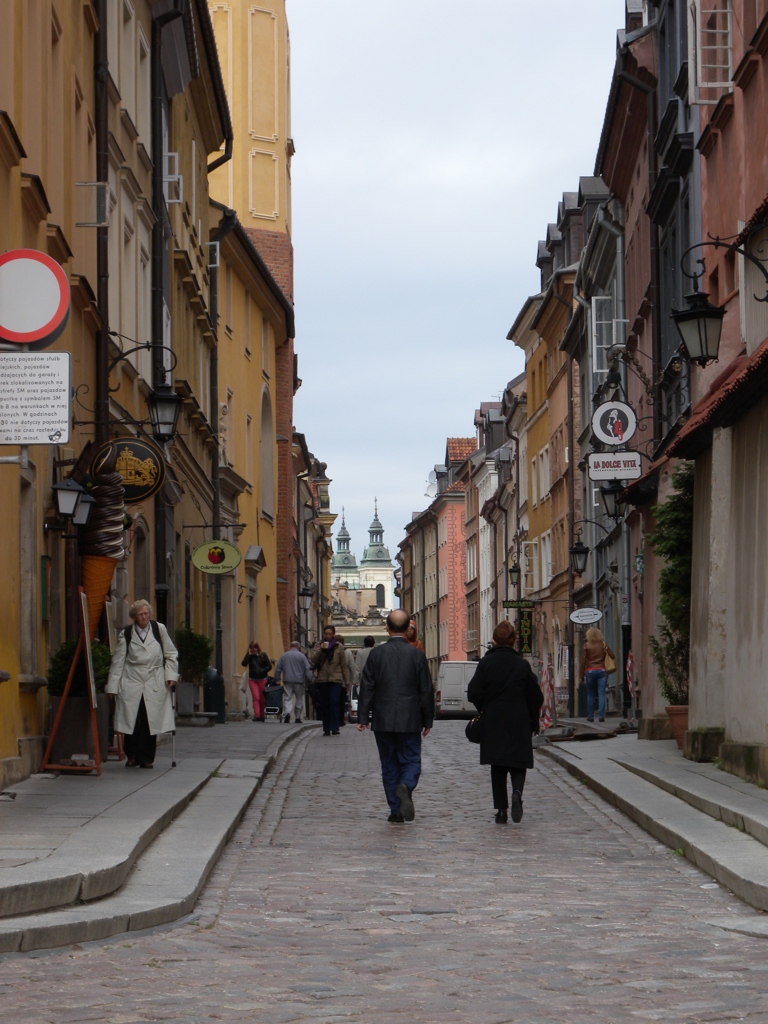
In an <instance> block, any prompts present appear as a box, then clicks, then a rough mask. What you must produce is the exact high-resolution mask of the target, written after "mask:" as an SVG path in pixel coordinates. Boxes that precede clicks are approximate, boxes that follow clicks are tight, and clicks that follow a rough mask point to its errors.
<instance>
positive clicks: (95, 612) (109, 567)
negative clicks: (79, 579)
mask: <svg viewBox="0 0 768 1024" xmlns="http://www.w3.org/2000/svg"><path fill="white" fill-rule="evenodd" d="M117 563H118V559H117V558H110V557H108V556H107V555H83V557H82V567H83V590H84V591H85V596H86V598H87V600H88V639H89V640H93V639H94V638H95V636H96V633H97V632H98V629H99V619H100V618H101V613H102V611H103V610H104V602H105V601H106V598H107V594H108V593H109V588H110V585H111V583H112V576H113V575H114V572H115V566H116V565H117Z"/></svg>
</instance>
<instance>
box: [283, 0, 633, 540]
mask: <svg viewBox="0 0 768 1024" xmlns="http://www.w3.org/2000/svg"><path fill="white" fill-rule="evenodd" d="M287 7H288V18H289V25H290V30H291V75H292V122H293V123H292V129H293V136H294V139H295V142H296V156H295V157H294V160H293V169H292V174H293V239H294V245H295V302H296V331H297V335H296V349H297V352H298V356H299V375H300V376H301V377H302V378H303V381H304V384H303V386H302V388H301V389H300V391H299V392H298V394H297V396H296V405H295V412H294V419H295V423H296V426H297V428H298V429H299V430H301V431H303V432H304V433H305V434H306V437H307V442H308V444H309V447H310V450H312V451H313V452H314V453H315V454H316V455H317V456H318V457H319V458H321V459H322V460H323V461H325V462H327V463H328V475H329V476H330V477H331V478H332V480H333V485H332V487H331V502H332V507H333V510H334V511H337V512H339V513H340V512H341V507H342V505H344V506H345V507H346V510H347V526H348V527H349V530H350V533H351V534H352V547H353V549H354V550H355V552H356V554H357V555H358V558H359V557H360V555H361V554H362V548H363V544H364V543H365V541H366V540H367V529H368V525H369V523H370V520H371V518H372V514H373V499H374V495H378V498H379V512H380V517H381V520H382V523H383V525H384V528H385V540H386V542H387V543H388V545H389V548H390V551H391V553H392V555H393V557H394V554H395V550H396V548H397V544H398V542H399V541H400V540H401V539H402V536H403V528H404V526H405V524H406V523H407V522H408V521H409V520H410V518H411V513H412V512H413V511H415V510H419V509H422V508H424V507H425V506H426V505H427V504H428V499H427V498H425V497H424V491H425V487H426V479H427V475H428V474H429V471H430V470H431V469H432V467H433V465H434V464H435V463H439V462H442V460H443V456H444V453H445V439H446V437H448V436H469V435H471V434H472V433H473V426H472V423H473V411H474V409H475V408H476V407H477V406H478V404H479V403H480V401H482V400H487V399H493V398H496V397H498V395H499V393H500V392H501V390H502V389H503V387H504V385H505V383H506V382H507V381H508V380H510V379H511V378H512V377H514V376H515V375H516V374H518V373H519V372H520V371H521V370H522V369H523V359H522V355H521V354H520V353H519V352H518V351H517V350H516V349H515V348H514V347H513V346H512V344H511V342H508V341H506V334H507V331H508V330H509V327H510V325H511V324H512V322H513V321H514V318H515V316H516V315H517V312H518V310H519V309H520V306H521V304H522V302H523V301H524V299H525V297H526V296H527V295H529V294H531V293H532V292H535V291H537V290H538V271H537V269H536V267H535V265H534V260H535V257H536V242H537V240H538V239H539V238H543V237H544V234H545V232H546V226H547V223H548V222H549V221H552V220H554V219H555V216H556V211H557V203H558V201H559V199H560V198H561V196H562V193H563V192H564V191H572V190H575V189H576V188H577V187H578V179H579V175H583V174H591V173H592V170H593V167H594V160H595V153H596V150H597V144H598V140H599V136H600V128H601V126H602V120H603V114H604V112H605V104H606V100H607V96H608V90H609V87H610V81H611V72H612V68H613V63H614V58H615V47H616V30H617V29H618V28H619V27H620V26H622V25H623V21H624V13H623V12H624V4H623V0H579V2H578V3H574V2H573V0H570V2H567V0H538V2H535V3H523V0H474V2H473V3H471V4H468V3H467V2H466V0H461V2H459V0H410V2H409V3H405V2H403V0H399V2H398V0H387V2H384V0H323V2H320V0H289V2H288V4H287ZM340 523H341V520H340V519H339V520H338V521H337V523H336V528H337V529H338V527H339V526H340Z"/></svg>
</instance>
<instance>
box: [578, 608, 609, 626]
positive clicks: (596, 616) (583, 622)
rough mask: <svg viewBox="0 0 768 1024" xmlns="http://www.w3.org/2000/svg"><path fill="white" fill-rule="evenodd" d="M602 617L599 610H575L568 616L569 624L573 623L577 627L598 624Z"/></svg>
mask: <svg viewBox="0 0 768 1024" xmlns="http://www.w3.org/2000/svg"><path fill="white" fill-rule="evenodd" d="M602 617H603V613H602V612H601V611H600V609H599V608H577V609H576V611H575V612H571V614H570V620H571V622H575V623H576V624H577V625H579V626H588V625H589V624H590V623H592V622H599V621H600V619H602Z"/></svg>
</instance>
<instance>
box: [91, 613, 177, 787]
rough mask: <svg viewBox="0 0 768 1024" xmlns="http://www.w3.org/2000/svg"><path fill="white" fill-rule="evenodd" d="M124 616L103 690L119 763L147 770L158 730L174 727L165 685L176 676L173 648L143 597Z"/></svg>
mask: <svg viewBox="0 0 768 1024" xmlns="http://www.w3.org/2000/svg"><path fill="white" fill-rule="evenodd" d="M128 614H129V616H130V617H131V618H132V619H133V624H132V625H130V626H126V628H125V629H123V630H121V631H120V633H119V634H118V637H117V646H116V648H115V653H114V654H113V655H112V664H111V665H110V668H109V678H108V680H107V685H106V686H105V688H104V690H105V693H109V694H112V695H114V696H115V698H116V707H115V731H116V732H121V733H122V734H123V747H124V749H125V756H126V762H125V767H126V768H137V767H141V768H153V767H154V763H155V751H156V749H157V737H158V734H159V733H161V732H173V731H174V730H175V728H176V722H175V720H174V715H173V703H172V701H171V689H172V687H173V685H174V683H175V682H176V680H177V679H178V678H179V659H178V652H177V651H176V648H175V647H174V645H173V642H172V641H171V638H170V636H169V635H168V631H167V629H166V628H165V626H164V625H163V624H162V622H156V621H155V620H154V619H153V618H152V607H151V605H150V604H149V602H148V601H134V602H133V604H132V605H131V607H130V609H129V610H128Z"/></svg>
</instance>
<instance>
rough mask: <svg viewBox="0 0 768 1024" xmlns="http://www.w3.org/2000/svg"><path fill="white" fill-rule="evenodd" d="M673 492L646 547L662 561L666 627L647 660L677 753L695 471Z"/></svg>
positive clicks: (683, 721)
mask: <svg viewBox="0 0 768 1024" xmlns="http://www.w3.org/2000/svg"><path fill="white" fill-rule="evenodd" d="M672 484H673V486H674V488H675V490H674V492H673V493H672V494H671V495H670V496H669V498H667V500H666V501H665V502H664V504H663V505H656V507H655V508H654V515H655V517H656V529H655V531H654V532H653V534H652V535H651V536H650V537H649V538H648V541H649V543H650V545H651V546H652V547H653V549H654V550H655V551H656V553H657V554H659V555H661V556H662V557H663V558H664V559H665V563H664V567H663V568H662V570H661V572H660V573H659V611H660V612H661V614H662V617H663V619H664V624H663V625H662V627H661V628H660V629H659V631H658V635H657V636H652V637H650V638H649V645H650V649H651V658H652V659H653V663H654V665H655V666H656V672H657V675H658V678H659V682H660V684H661V692H662V694H663V696H664V699H665V700H666V701H667V706H666V708H665V710H666V712H667V716H668V717H669V722H670V725H671V726H672V734H673V736H674V737H675V740H676V741H677V745H678V747H680V749H681V750H682V749H683V740H684V738H685V733H686V730H687V728H688V681H689V655H690V648H691V561H692V551H693V465H692V464H691V463H690V462H686V463H683V464H682V465H680V466H679V467H678V468H677V469H676V470H675V472H674V473H673V475H672Z"/></svg>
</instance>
